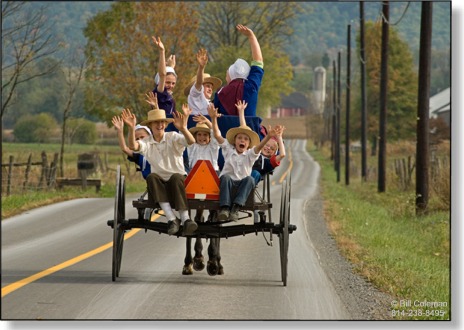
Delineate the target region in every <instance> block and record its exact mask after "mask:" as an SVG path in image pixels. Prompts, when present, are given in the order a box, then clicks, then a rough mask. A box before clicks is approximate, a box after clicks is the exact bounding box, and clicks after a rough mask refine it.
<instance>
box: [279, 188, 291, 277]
mask: <svg viewBox="0 0 464 330" xmlns="http://www.w3.org/2000/svg"><path fill="white" fill-rule="evenodd" d="M289 218H290V186H289V184H288V181H287V180H285V181H284V182H283V183H282V195H281V205H280V226H281V230H282V231H281V233H280V234H279V246H280V269H281V275H282V282H283V283H284V286H287V264H288V239H289V234H288V224H289Z"/></svg>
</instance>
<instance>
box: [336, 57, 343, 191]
mask: <svg viewBox="0 0 464 330" xmlns="http://www.w3.org/2000/svg"><path fill="white" fill-rule="evenodd" d="M341 62H342V54H341V51H339V52H338V72H337V73H338V79H337V144H336V146H335V147H336V150H335V154H336V158H337V160H336V162H337V165H336V166H337V182H340V120H341V117H340V112H341V110H340V108H341V107H342V104H341V94H342V93H341V74H340V73H341V71H342V70H341Z"/></svg>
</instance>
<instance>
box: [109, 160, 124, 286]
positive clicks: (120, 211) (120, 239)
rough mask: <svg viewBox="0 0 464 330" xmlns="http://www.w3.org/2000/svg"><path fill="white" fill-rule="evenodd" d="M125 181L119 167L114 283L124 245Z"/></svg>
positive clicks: (114, 227)
mask: <svg viewBox="0 0 464 330" xmlns="http://www.w3.org/2000/svg"><path fill="white" fill-rule="evenodd" d="M125 191H126V189H125V181H124V176H122V175H121V168H120V166H118V167H117V169H116V194H115V198H114V223H113V269H112V279H113V281H116V277H119V271H120V269H121V259H122V249H123V245H124V230H123V229H122V222H123V220H124V218H125V216H126V209H125Z"/></svg>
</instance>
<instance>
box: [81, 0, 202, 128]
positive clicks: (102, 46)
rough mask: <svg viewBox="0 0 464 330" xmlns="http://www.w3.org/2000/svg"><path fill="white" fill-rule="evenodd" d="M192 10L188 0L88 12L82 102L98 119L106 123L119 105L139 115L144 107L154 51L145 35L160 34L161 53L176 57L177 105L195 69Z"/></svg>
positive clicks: (118, 5)
mask: <svg viewBox="0 0 464 330" xmlns="http://www.w3.org/2000/svg"><path fill="white" fill-rule="evenodd" d="M197 28H198V13H197V11H196V10H195V6H194V5H193V4H192V3H188V2H118V3H114V4H113V5H112V6H111V8H110V9H109V10H108V11H105V12H102V13H99V14H97V15H96V16H94V18H93V19H92V20H90V21H89V23H88V24H87V26H86V28H85V30H84V34H85V36H86V37H87V38H88V43H87V47H86V55H87V56H88V58H89V69H88V70H87V72H86V79H87V81H86V86H87V88H86V102H89V103H91V104H97V106H95V107H93V106H92V108H93V109H94V110H93V112H94V113H95V114H96V115H98V116H99V117H100V118H102V119H104V120H106V121H107V122H108V123H109V122H110V121H111V118H112V117H113V115H114V114H115V113H116V112H117V111H120V110H121V109H122V108H123V107H130V108H132V110H134V112H135V114H136V115H137V117H138V118H139V119H142V118H144V117H145V116H146V112H147V111H148V110H149V106H148V104H147V103H146V102H145V101H144V100H145V94H146V93H147V92H148V91H151V90H152V89H153V88H154V76H155V73H156V69H157V66H158V52H157V51H156V48H155V46H154V45H153V42H152V40H151V36H159V37H161V40H162V42H163V43H164V45H165V48H166V55H169V54H175V55H176V62H177V63H176V67H175V69H176V73H177V74H178V77H179V78H178V81H177V85H176V88H175V92H174V97H175V99H176V101H177V104H180V102H179V101H181V102H182V101H183V100H184V99H185V97H184V96H183V94H182V91H183V88H184V87H185V86H186V85H187V84H188V82H189V80H190V77H191V76H193V74H194V70H195V68H196V66H195V63H196V58H195V53H196V50H195V49H194V47H192V46H193V45H197V43H198V40H197V37H196V31H197Z"/></svg>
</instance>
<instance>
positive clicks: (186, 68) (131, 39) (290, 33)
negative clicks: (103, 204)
mask: <svg viewBox="0 0 464 330" xmlns="http://www.w3.org/2000/svg"><path fill="white" fill-rule="evenodd" d="M10 3H11V4H10ZM12 4H14V2H9V1H5V2H2V18H3V19H4V21H5V18H8V16H7V14H10V15H11V12H8V11H7V10H6V9H7V8H8V7H7V5H10V6H11V5H12ZM21 4H22V3H21ZM68 5H69V4H68ZM369 5H370V6H372V9H371V12H372V13H373V14H372V17H374V16H375V15H374V14H378V13H376V12H375V11H376V9H375V8H377V7H378V4H377V7H375V6H374V4H371V3H369ZM394 5H395V6H396V4H394ZM340 6H343V8H341V7H340ZM412 6H413V5H411V8H412ZM11 8H12V7H10V9H11ZM330 8H332V9H330V10H332V11H330V10H329V9H328V7H326V6H320V5H319V4H318V3H287V2H275V3H274V2H263V3H261V2H260V3H239V2H227V3H216V2H201V3H190V2H177V3H168V2H161V3H159V2H158V3H151V2H140V3H137V2H133V3H132V2H129V3H113V4H111V6H110V7H109V8H108V10H107V11H101V12H100V13H98V14H97V15H94V16H91V15H90V14H89V13H87V14H86V15H87V16H88V18H89V20H88V22H87V24H86V26H85V36H86V38H87V45H86V47H85V52H84V48H83V47H82V48H76V49H73V51H74V53H80V54H81V55H82V57H81V58H84V60H80V61H79V60H76V58H73V57H71V55H68V56H67V57H66V58H63V59H61V60H60V59H57V58H56V57H53V56H51V55H52V54H54V52H57V51H58V50H59V49H61V48H63V47H64V48H66V47H69V45H68V44H66V43H65V44H63V43H62V42H61V41H57V42H55V43H54V42H53V40H54V39H53V38H47V37H48V36H51V35H47V34H46V33H42V36H43V38H44V40H47V43H45V44H42V45H43V47H42V49H40V48H39V49H38V48H37V46H38V45H39V41H40V40H42V39H37V38H38V37H36V39H37V40H30V41H27V42H25V45H24V47H23V48H21V47H19V46H18V45H20V42H21V40H26V39H24V37H25V36H26V35H27V33H25V32H21V33H18V32H17V31H18V30H15V29H13V28H11V29H10V30H9V32H8V29H5V28H4V29H3V30H2V37H3V40H4V54H5V56H4V57H2V69H3V74H2V87H4V88H3V89H2V98H3V101H2V102H5V100H9V101H8V102H9V104H7V105H5V104H4V103H2V124H3V126H4V127H8V128H13V127H14V125H15V124H16V122H17V121H18V120H19V119H20V118H21V117H23V116H26V115H36V114H40V113H43V112H48V113H50V114H51V115H52V117H54V118H55V120H56V122H57V123H58V125H63V123H64V122H65V121H66V120H67V119H72V118H86V119H88V120H91V121H96V120H104V121H106V122H109V120H110V118H111V117H112V116H113V115H114V114H115V113H117V111H120V109H122V108H123V107H131V108H133V109H134V110H135V111H136V113H137V114H138V115H139V117H140V116H143V115H144V114H145V113H146V111H147V110H148V105H146V104H145V102H144V94H145V93H146V92H147V91H149V90H151V89H152V88H153V76H154V74H155V73H156V68H157V63H158V58H157V51H156V49H155V47H154V45H153V44H152V42H151V35H159V36H160V37H161V38H162V40H163V42H164V43H165V45H166V49H167V53H175V54H176V55H177V58H178V64H177V67H176V71H177V72H178V74H179V80H178V86H177V88H176V90H177V92H176V94H175V97H176V100H177V101H178V104H180V103H182V102H185V96H184V95H183V93H182V91H183V87H184V86H185V85H186V84H187V83H188V82H189V81H190V79H191V77H193V76H194V74H195V70H196V61H195V53H196V51H197V50H198V48H199V47H206V48H207V49H208V51H209V53H210V62H209V64H208V66H207V68H206V72H208V73H211V74H213V75H217V76H219V77H221V78H224V76H225V71H226V69H227V68H228V66H229V65H230V64H231V63H233V61H234V60H235V59H236V58H237V57H243V58H245V59H249V58H250V51H249V48H248V45H247V44H246V39H244V38H243V37H240V36H239V35H237V34H236V33H235V29H234V27H235V24H236V23H237V22H239V21H241V22H243V23H245V24H248V25H249V26H250V27H251V28H252V29H253V30H254V31H255V34H256V35H257V36H258V40H259V41H260V43H261V46H262V48H263V54H264V61H265V70H266V73H265V78H264V81H263V87H262V90H261V91H260V96H259V97H260V98H259V100H260V101H259V110H258V111H259V114H260V115H261V116H263V115H264V114H265V113H266V112H267V111H268V110H269V108H270V107H272V106H276V105H278V104H279V102H280V96H281V94H289V93H290V92H292V91H295V90H296V91H301V92H303V93H305V94H308V92H309V89H310V88H311V83H312V68H314V67H316V66H319V65H324V66H325V67H326V69H328V70H330V64H331V60H332V59H333V58H334V54H333V49H334V48H333V45H332V44H331V43H330V42H329V36H330V34H341V33H339V32H337V31H338V30H337V29H339V27H340V24H338V25H336V24H326V22H324V26H325V28H324V33H320V32H319V38H320V39H321V40H322V44H325V45H326V46H327V47H328V48H316V49H315V48H312V47H311V44H310V43H307V42H306V43H305V42H304V40H305V39H301V38H300V39H298V42H296V39H295V35H296V34H297V33H298V34H299V35H301V34H302V33H303V34H304V33H307V34H308V36H311V38H312V39H311V40H313V39H314V36H313V34H314V33H317V32H316V29H314V28H311V27H314V24H317V23H315V22H317V21H318V22H319V25H320V24H322V23H321V20H324V17H326V18H327V13H330V12H333V10H334V9H333V8H336V9H338V11H339V12H340V15H342V17H345V16H346V17H345V18H346V20H347V21H346V23H349V15H350V14H349V13H350V12H352V11H353V12H354V13H353V17H351V19H353V18H355V17H356V15H357V3H351V4H340V5H339V6H336V4H330ZM405 8H406V7H405V6H404V4H403V5H402V6H400V5H398V11H399V12H398V15H397V16H398V17H400V14H401V10H400V9H402V10H404V9H405ZM411 8H409V9H408V11H404V12H405V13H406V15H405V17H406V16H407V15H410V12H411V10H412V9H411ZM20 9H21V8H19V9H18V12H17V14H18V15H19V13H22V11H20ZM342 9H344V10H342ZM26 13H29V20H30V22H31V25H30V28H29V29H28V31H35V30H34V29H33V27H34V24H35V26H39V27H42V28H41V31H47V29H46V27H47V25H46V21H44V20H43V17H42V18H41V19H38V17H41V16H40V15H39V16H38V17H37V18H36V19H35V21H34V20H33V17H34V16H31V13H30V12H27V11H26ZM36 13H37V12H36ZM40 13H41V14H43V13H44V12H43V11H42V12H40ZM302 13H304V14H305V15H307V16H305V17H306V18H308V17H309V19H306V20H305V21H303V20H302V19H301V17H302V16H303V14H302ZM21 15H23V14H21ZM417 16H418V15H417ZM24 17H28V16H27V15H26V14H24ZM90 17H91V18H90ZM374 18H375V17H374ZM327 19H329V18H327ZM333 19H334V18H332V17H331V18H330V20H329V21H327V22H330V21H332V20H333ZM24 20H25V21H27V22H29V21H28V19H26V18H24ZM392 20H393V19H392ZM6 21H8V20H6ZM297 21H300V23H301V24H299V25H298V24H297V23H295V24H294V22H297ZM405 21H406V20H403V21H402V22H401V24H403V22H405ZM34 22H35V23H34ZM38 23H40V24H39V25H37V24H38ZM310 23H311V24H312V25H310ZM434 24H435V22H434ZM342 26H343V28H345V27H346V25H343V24H342ZM376 26H377V28H376ZM6 27H9V26H8V25H6ZM11 27H12V26H11ZM332 27H333V30H332ZM301 30H303V32H301ZM396 30H397V26H391V31H392V33H393V38H392V39H393V40H392V43H391V53H392V54H391V64H390V70H392V72H393V74H392V75H390V77H391V81H390V82H389V84H391V86H389V89H390V93H391V95H390V96H389V102H390V103H391V106H390V108H391V112H390V113H389V116H391V119H389V122H390V123H395V124H392V125H390V126H389V130H390V132H389V134H391V136H392V137H393V138H408V137H411V132H414V130H412V129H411V127H413V126H414V125H415V122H414V112H415V109H414V104H415V103H416V101H417V100H416V96H415V95H416V93H417V90H416V89H417V78H416V76H417V75H416V71H417V69H416V65H415V63H414V62H415V56H413V55H412V52H411V48H410V44H411V43H410V42H406V41H404V40H403V39H402V38H401V36H400V34H399V33H397V31H396ZM304 31H306V32H304ZM367 31H368V33H369V34H370V35H369V37H368V39H367V40H368V43H367V45H366V46H367V50H368V51H369V52H370V53H369V54H368V63H367V64H368V70H369V72H370V75H369V85H368V88H369V90H370V91H369V92H368V95H369V100H368V102H369V111H372V112H373V113H372V115H370V116H369V127H370V128H372V130H374V129H376V128H377V126H378V124H377V123H376V118H377V116H376V115H375V112H376V111H378V108H379V107H378V105H377V104H378V96H376V95H377V94H378V93H377V91H378V77H376V74H378V59H379V56H380V55H379V53H380V51H379V47H378V42H379V40H380V37H379V29H378V24H376V23H375V21H372V22H371V23H369V25H368V27H367ZM6 32H8V33H9V34H5V33H6ZM14 33H16V38H13V34H14ZM343 34H344V33H343ZM9 41H10V42H9ZM15 42H16V43H15ZM42 43H43V41H42ZM12 45H16V46H15V47H11V46H12ZM376 45H377V46H376ZM9 46H10V48H8V47H9ZM45 46H47V47H45ZM34 47H35V48H34ZM60 47H61V48H60ZM330 47H332V48H330ZM27 51H29V52H30V53H29V55H28V52H27ZM355 52H358V50H357V49H356V50H355V51H353V54H354V53H355ZM32 54H34V56H32ZM295 54H299V56H297V57H296V56H295ZM38 55H40V56H38ZM21 56H23V57H21ZM433 56H434V61H433V62H432V63H434V64H433V66H432V85H433V82H434V81H435V82H436V86H442V88H446V87H448V86H447V85H446V84H447V83H448V84H449V81H450V79H449V75H450V74H449V68H450V65H449V48H448V49H442V50H436V51H435V52H434V53H433ZM355 58H356V57H355ZM31 59H33V60H31ZM356 59H357V58H356ZM15 60H16V61H17V65H16V66H15V65H14V63H15ZM79 62H80V63H79ZM83 62H85V67H84V68H83V71H84V72H85V74H86V76H85V79H82V81H81V82H80V83H79V86H77V87H76V86H74V87H73V86H71V84H72V83H73V81H74V83H75V82H76V79H77V77H78V76H79V75H78V73H79V70H78V68H79V65H80V64H82V63H83ZM302 62H304V65H305V66H304V67H305V68H306V69H301V70H300V69H298V68H297V67H295V66H292V64H294V65H296V64H299V65H301V64H302ZM356 62H357V61H354V64H355V65H356ZM20 65H23V66H22V67H21V66H20ZM16 70H19V71H16ZM21 70H22V71H21ZM67 70H68V71H67ZM69 70H73V73H72V74H69V73H70V72H69ZM353 72H356V68H353ZM14 74H16V78H17V79H16V86H15V88H14V91H13V92H12V93H11V97H10V98H8V97H5V95H6V96H8V95H7V94H4V93H7V92H8V91H11V89H9V88H10V87H11V83H10V80H8V78H9V77H14ZM342 75H343V73H342ZM327 79H328V80H329V81H328V86H330V77H329V74H328V76H327ZM356 79H359V77H356V76H355V77H354V82H353V87H352V90H353V91H356V87H355V85H356V83H357V80H356ZM223 80H225V79H223ZM11 81H13V82H14V81H15V80H14V79H12V80H11ZM434 88H437V89H438V88H439V87H434ZM73 89H74V93H73V94H72V96H71V94H70V91H71V90H73ZM353 100H354V102H353V103H354V104H353V105H354V106H355V107H357V106H358V105H357V102H359V101H357V97H356V96H354V97H353ZM70 101H71V102H70ZM329 102H330V101H329ZM4 105H5V106H4ZM328 106H329V105H328ZM7 107H9V108H10V110H8V111H6V108H7ZM4 108H5V111H4V110H3V109H4ZM411 109H412V110H411ZM353 116H354V118H353V121H357V119H356V112H353ZM18 132H19V131H18ZM353 133H354V136H356V134H357V132H356V129H355V130H354V132H353Z"/></svg>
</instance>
